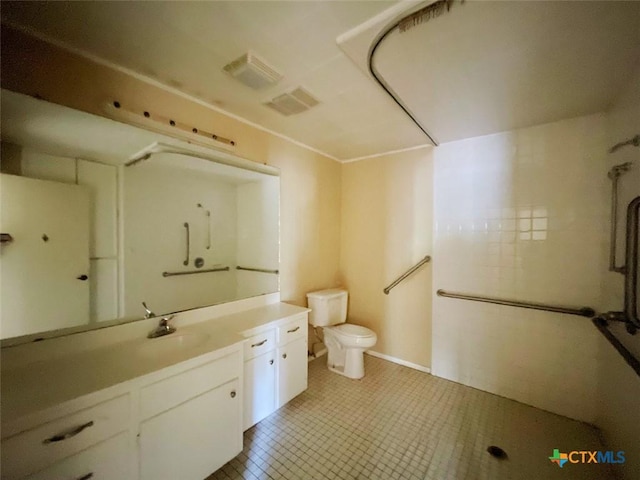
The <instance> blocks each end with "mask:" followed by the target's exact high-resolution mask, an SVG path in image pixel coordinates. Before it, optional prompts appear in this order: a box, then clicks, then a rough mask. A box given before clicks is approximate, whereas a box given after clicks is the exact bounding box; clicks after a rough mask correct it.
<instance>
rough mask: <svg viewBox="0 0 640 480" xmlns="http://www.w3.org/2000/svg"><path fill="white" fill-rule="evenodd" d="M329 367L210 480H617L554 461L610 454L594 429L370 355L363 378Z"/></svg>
mask: <svg viewBox="0 0 640 480" xmlns="http://www.w3.org/2000/svg"><path fill="white" fill-rule="evenodd" d="M325 362H326V357H320V358H318V359H316V360H314V361H312V362H311V363H309V388H308V390H307V391H306V392H304V393H303V394H301V395H299V396H298V397H296V398H295V399H294V400H292V401H291V402H290V403H289V404H287V405H286V406H284V407H283V408H281V409H280V410H278V411H277V412H275V413H274V414H272V415H271V416H269V417H267V418H266V419H265V420H263V421H262V422H260V423H259V424H257V425H256V426H254V427H253V428H251V429H249V430H247V431H246V432H245V434H244V450H243V451H242V453H241V454H240V455H238V456H237V457H236V458H234V459H233V460H231V461H230V462H229V463H227V464H226V465H224V466H223V467H222V468H221V469H220V470H218V471H217V472H215V473H214V474H213V475H211V476H210V477H209V480H223V479H240V478H242V479H247V480H257V479H265V480H270V479H273V480H281V479H329V480H333V479H381V480H391V479H406V480H467V479H468V480H476V479H477V480H484V479H486V480H502V479H505V480H506V479H514V480H554V479H558V480H592V479H593V480H596V479H597V480H608V479H613V478H615V477H614V476H613V472H612V471H611V470H610V469H609V467H608V466H607V465H594V464H565V465H564V466H563V468H559V467H558V466H557V465H556V464H554V463H552V462H551V461H550V460H549V458H548V457H549V456H551V455H552V453H553V449H554V448H558V449H559V450H560V452H570V451H572V450H604V447H603V446H602V444H601V443H600V440H599V435H598V430H597V429H595V428H594V427H592V426H590V425H587V424H584V423H581V422H578V421H575V420H571V419H568V418H566V417H561V416H558V415H554V414H552V413H549V412H545V411H543V410H539V409H536V408H534V407H530V406H527V405H524V404H521V403H518V402H515V401H512V400H508V399H506V398H502V397H498V396H496V395H492V394H490V393H486V392H482V391H480V390H476V389H473V388H470V387H466V386H464V385H460V384H457V383H454V382H450V381H447V380H443V379H440V378H436V377H433V376H431V375H429V374H426V373H422V372H419V371H416V370H413V369H410V368H407V367H403V366H400V365H396V364H394V363H390V362H387V361H385V360H381V359H378V358H375V357H371V356H369V355H365V370H366V376H365V377H364V378H363V379H362V380H350V379H347V378H345V377H342V376H340V375H337V374H335V373H332V372H329V371H328V370H327V368H326V365H325ZM490 445H497V446H499V447H501V448H503V449H504V450H505V451H506V452H507V455H508V458H507V459H505V460H498V459H496V458H494V457H492V456H490V455H489V454H488V453H487V451H486V449H487V447H488V446H490Z"/></svg>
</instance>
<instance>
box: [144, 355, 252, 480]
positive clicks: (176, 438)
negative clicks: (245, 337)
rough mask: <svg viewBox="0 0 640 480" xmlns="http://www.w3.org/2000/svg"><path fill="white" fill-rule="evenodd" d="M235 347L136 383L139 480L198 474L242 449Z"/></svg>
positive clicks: (195, 479) (197, 477) (192, 479)
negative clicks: (154, 379)
mask: <svg viewBox="0 0 640 480" xmlns="http://www.w3.org/2000/svg"><path fill="white" fill-rule="evenodd" d="M241 369H242V356H241V352H240V351H239V350H238V351H236V352H233V353H232V354H230V355H227V356H225V357H223V358H220V359H217V360H215V361H213V362H211V363H207V364H205V365H202V366H199V367H196V368H193V369H190V370H188V371H186V372H183V373H180V374H177V375H175V376H172V377H170V378H166V379H163V380H161V381H159V382H156V383H154V384H152V385H148V386H146V387H144V388H142V389H141V392H140V420H141V421H140V429H139V433H138V437H139V438H138V443H139V447H140V479H141V480H163V479H166V480H175V479H178V478H179V479H180V480H202V479H203V478H206V477H207V476H208V475H210V474H211V473H213V472H214V471H216V470H217V469H218V468H220V467H221V466H222V465H224V464H225V463H226V462H228V461H229V460H231V459H232V458H233V457H235V456H236V455H237V454H239V453H240V452H241V451H242V430H241V421H242V403H241V402H242V395H241V391H240V377H241V371H242V370H241Z"/></svg>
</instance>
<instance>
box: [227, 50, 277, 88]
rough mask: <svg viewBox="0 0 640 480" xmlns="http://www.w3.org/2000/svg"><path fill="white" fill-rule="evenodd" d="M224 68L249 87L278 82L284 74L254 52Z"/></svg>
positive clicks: (262, 86) (264, 85) (261, 86)
mask: <svg viewBox="0 0 640 480" xmlns="http://www.w3.org/2000/svg"><path fill="white" fill-rule="evenodd" d="M223 70H224V71H225V72H227V73H228V74H229V75H231V76H232V77H234V78H235V79H236V80H238V81H239V82H241V83H243V84H244V85H246V86H247V87H250V88H253V89H254V90H259V89H261V88H264V87H267V86H269V85H273V84H275V83H277V82H278V81H279V80H280V79H281V78H282V74H281V73H280V72H278V71H277V70H276V69H275V68H273V67H271V66H270V65H269V64H267V63H266V62H265V61H264V60H262V59H261V58H259V57H258V56H257V55H256V54H255V53H253V52H247V53H245V54H244V55H242V56H241V57H240V58H237V59H235V60H234V61H233V62H231V63H228V64H227V65H225V66H224V67H223Z"/></svg>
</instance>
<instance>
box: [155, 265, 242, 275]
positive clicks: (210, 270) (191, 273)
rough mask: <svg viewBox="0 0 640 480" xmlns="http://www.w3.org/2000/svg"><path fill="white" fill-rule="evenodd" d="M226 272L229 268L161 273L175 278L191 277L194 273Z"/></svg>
mask: <svg viewBox="0 0 640 480" xmlns="http://www.w3.org/2000/svg"><path fill="white" fill-rule="evenodd" d="M228 271H229V267H222V268H207V269H205V270H187V271H185V272H162V276H163V277H175V276H177V275H193V274H194V273H209V272H228Z"/></svg>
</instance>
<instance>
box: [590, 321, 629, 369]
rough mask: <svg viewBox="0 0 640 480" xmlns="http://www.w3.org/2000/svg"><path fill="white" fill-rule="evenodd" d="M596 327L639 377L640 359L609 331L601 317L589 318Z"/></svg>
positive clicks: (607, 325)
mask: <svg viewBox="0 0 640 480" xmlns="http://www.w3.org/2000/svg"><path fill="white" fill-rule="evenodd" d="M591 321H592V322H593V324H594V325H595V326H596V328H597V329H598V330H599V331H600V333H602V335H604V338H606V339H607V340H608V342H609V343H610V344H611V345H613V348H615V349H616V350H617V351H618V353H619V354H620V355H621V356H622V358H624V361H625V362H627V363H628V364H629V366H630V367H631V368H633V370H634V371H635V372H636V374H637V375H638V376H639V377H640V361H639V360H638V359H637V358H636V357H635V356H634V355H633V354H632V353H631V352H630V351H629V350H628V349H627V347H625V346H624V345H623V344H622V342H620V340H618V339H617V338H616V336H615V335H614V334H613V333H611V331H610V330H609V328H608V327H609V324H608V323H607V321H606V320H605V319H604V318H602V317H596V318H593V319H592V320H591Z"/></svg>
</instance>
